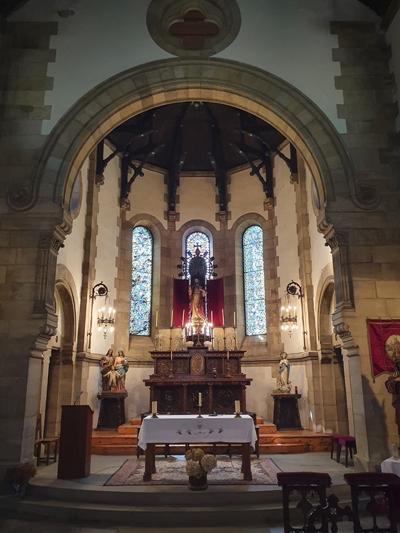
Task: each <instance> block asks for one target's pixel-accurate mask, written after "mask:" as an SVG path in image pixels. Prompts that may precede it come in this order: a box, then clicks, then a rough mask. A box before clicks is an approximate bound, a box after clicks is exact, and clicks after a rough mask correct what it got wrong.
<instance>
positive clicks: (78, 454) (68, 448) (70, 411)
mask: <svg viewBox="0 0 400 533" xmlns="http://www.w3.org/2000/svg"><path fill="white" fill-rule="evenodd" d="M92 425H93V411H92V410H91V408H90V407H89V406H88V405H63V406H62V412H61V432H60V453H59V459H58V473H57V477H58V478H59V479H76V478H81V477H87V476H88V475H89V474H90V453H91V446H92Z"/></svg>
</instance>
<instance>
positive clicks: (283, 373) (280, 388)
mask: <svg viewBox="0 0 400 533" xmlns="http://www.w3.org/2000/svg"><path fill="white" fill-rule="evenodd" d="M289 373H290V363H289V360H288V357H287V353H286V352H282V353H281V355H280V361H279V366H278V376H277V378H276V391H277V392H287V393H290V390H291V388H292V384H291V382H290V381H289Z"/></svg>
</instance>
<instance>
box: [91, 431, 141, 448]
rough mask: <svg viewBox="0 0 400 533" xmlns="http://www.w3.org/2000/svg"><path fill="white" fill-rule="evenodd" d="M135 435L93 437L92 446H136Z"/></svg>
mask: <svg viewBox="0 0 400 533" xmlns="http://www.w3.org/2000/svg"><path fill="white" fill-rule="evenodd" d="M136 442H137V438H136V435H119V434H118V433H117V434H116V435H104V436H103V435H93V436H92V446H111V445H115V444H125V445H132V444H136Z"/></svg>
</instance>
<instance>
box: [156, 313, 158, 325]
mask: <svg viewBox="0 0 400 533" xmlns="http://www.w3.org/2000/svg"><path fill="white" fill-rule="evenodd" d="M157 327H158V309H157V311H156V328H157Z"/></svg>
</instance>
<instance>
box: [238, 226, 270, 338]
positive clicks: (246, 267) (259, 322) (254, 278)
mask: <svg viewBox="0 0 400 533" xmlns="http://www.w3.org/2000/svg"><path fill="white" fill-rule="evenodd" d="M242 244H243V285H244V310H245V325H246V335H263V334H264V333H266V332H267V319H266V314H265V285H264V250H263V230H262V229H261V227H260V226H250V227H248V228H247V229H246V230H245V231H244V233H243V243H242Z"/></svg>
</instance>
